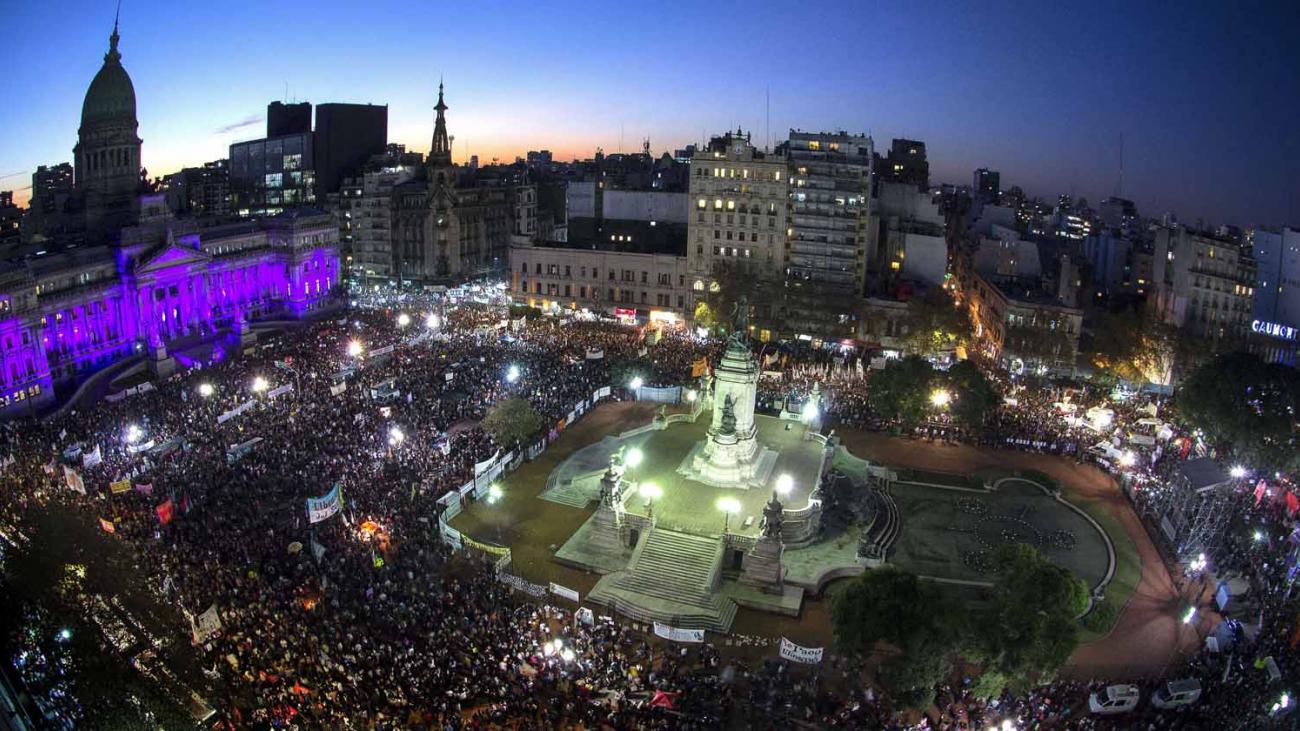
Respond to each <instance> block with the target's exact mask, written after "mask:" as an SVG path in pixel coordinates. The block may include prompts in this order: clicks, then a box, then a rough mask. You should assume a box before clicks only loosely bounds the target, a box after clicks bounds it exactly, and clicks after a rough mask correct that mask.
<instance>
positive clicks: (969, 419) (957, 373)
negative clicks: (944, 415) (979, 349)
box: [947, 360, 1000, 427]
mask: <svg viewBox="0 0 1300 731" xmlns="http://www.w3.org/2000/svg"><path fill="white" fill-rule="evenodd" d="M947 380H948V388H949V390H950V391H951V392H952V397H953V398H952V415H953V417H954V418H956V420H957V422H958V423H960V424H962V425H963V426H967V427H979V426H981V425H982V424H983V423H984V418H985V417H986V416H987V415H988V413H989V412H990V411H992V410H993V409H994V408H995V407H997V405H998V400H999V398H1000V397H999V394H998V392H997V389H995V388H994V387H993V384H991V383H989V380H988V379H987V378H985V377H984V372H983V371H981V370H980V369H979V366H977V365H975V364H974V363H972V362H971V361H969V360H963V361H961V362H959V363H956V364H954V365H953V366H952V367H951V368H949V369H948V377H947Z"/></svg>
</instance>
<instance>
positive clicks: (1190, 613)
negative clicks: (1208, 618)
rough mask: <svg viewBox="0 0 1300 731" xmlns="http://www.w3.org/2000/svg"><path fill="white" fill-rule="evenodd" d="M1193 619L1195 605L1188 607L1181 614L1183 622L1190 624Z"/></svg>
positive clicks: (1194, 617) (1194, 616)
mask: <svg viewBox="0 0 1300 731" xmlns="http://www.w3.org/2000/svg"><path fill="white" fill-rule="evenodd" d="M1193 619H1196V607H1188V608H1187V613H1186V614H1184V615H1183V624H1191V623H1192V620H1193Z"/></svg>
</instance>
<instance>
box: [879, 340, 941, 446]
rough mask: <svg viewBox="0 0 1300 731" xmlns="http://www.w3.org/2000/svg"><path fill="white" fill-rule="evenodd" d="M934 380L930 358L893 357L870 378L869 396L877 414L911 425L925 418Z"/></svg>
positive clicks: (915, 356) (917, 356) (916, 356)
mask: <svg viewBox="0 0 1300 731" xmlns="http://www.w3.org/2000/svg"><path fill="white" fill-rule="evenodd" d="M934 380H935V373H934V368H933V367H932V366H931V365H930V361H928V360H926V359H925V358H922V357H921V356H919V355H909V356H907V357H905V358H899V359H896V360H891V361H889V363H887V364H886V365H885V367H884V369H883V370H880V371H877V372H875V373H872V374H871V378H870V379H868V380H867V399H868V401H869V402H870V404H871V408H872V409H873V410H875V412H876V413H877V414H880V415H881V416H883V417H885V418H887V419H891V420H897V421H900V422H902V423H903V426H904V427H908V428H910V427H913V426H915V425H916V424H919V423H920V422H921V421H922V420H923V419H925V415H926V411H927V409H929V408H930V390H931V387H932V385H933V383H934Z"/></svg>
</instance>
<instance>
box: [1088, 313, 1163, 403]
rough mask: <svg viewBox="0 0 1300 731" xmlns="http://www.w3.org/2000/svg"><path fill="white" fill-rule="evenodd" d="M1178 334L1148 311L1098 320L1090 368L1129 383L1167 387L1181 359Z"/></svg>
mask: <svg viewBox="0 0 1300 731" xmlns="http://www.w3.org/2000/svg"><path fill="white" fill-rule="evenodd" d="M1179 342H1180V340H1179V338H1178V331H1177V330H1176V329H1175V328H1174V327H1172V326H1170V325H1166V324H1165V323H1162V322H1160V320H1159V319H1158V318H1156V317H1155V316H1154V314H1152V313H1151V312H1150V311H1149V310H1142V311H1138V310H1125V311H1124V312H1118V313H1106V314H1103V315H1101V316H1100V317H1099V318H1098V321H1097V326H1096V328H1095V330H1094V335H1093V341H1092V356H1091V360H1092V365H1093V366H1094V367H1095V368H1098V369H1100V370H1103V371H1106V372H1108V373H1110V374H1111V375H1113V376H1115V377H1116V378H1122V379H1124V380H1126V381H1130V382H1132V383H1157V384H1160V385H1168V384H1169V383H1170V381H1171V380H1172V379H1173V373H1174V364H1175V362H1176V361H1178V360H1180V356H1181V355H1183V353H1182V350H1183V348H1181V347H1180V346H1179Z"/></svg>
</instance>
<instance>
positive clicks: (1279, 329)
mask: <svg viewBox="0 0 1300 731" xmlns="http://www.w3.org/2000/svg"><path fill="white" fill-rule="evenodd" d="M1250 329H1251V331H1252V332H1256V333H1259V334H1260V335H1267V336H1269V337H1271V338H1277V339H1279V340H1295V339H1297V337H1300V330H1297V329H1296V328H1294V327H1291V326H1290V325H1283V324H1281V323H1277V322H1265V321H1263V320H1252V321H1251V323H1250Z"/></svg>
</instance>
